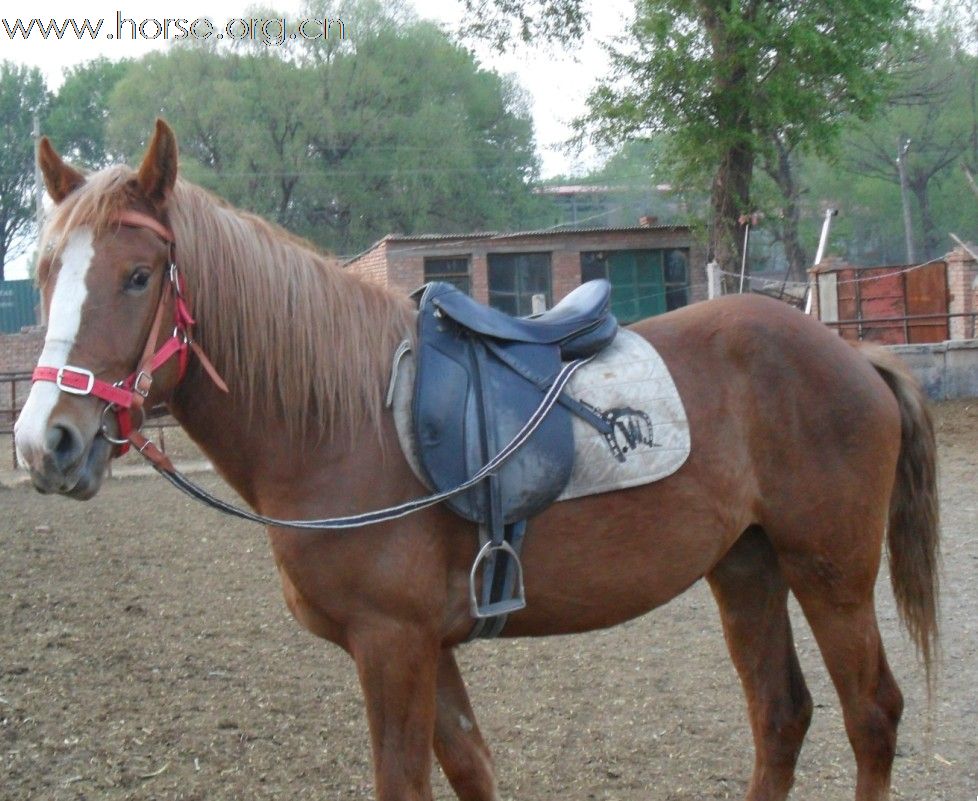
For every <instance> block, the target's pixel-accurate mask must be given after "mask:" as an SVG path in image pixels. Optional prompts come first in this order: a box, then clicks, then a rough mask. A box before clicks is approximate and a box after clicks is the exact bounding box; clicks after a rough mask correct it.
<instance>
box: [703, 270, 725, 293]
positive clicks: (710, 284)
mask: <svg viewBox="0 0 978 801" xmlns="http://www.w3.org/2000/svg"><path fill="white" fill-rule="evenodd" d="M722 294H723V293H722V292H721V291H720V265H719V264H717V263H716V262H715V261H711V262H710V263H709V264H707V265H706V296H707V297H708V298H709V299H710V300H713V298H718V297H720V295H722Z"/></svg>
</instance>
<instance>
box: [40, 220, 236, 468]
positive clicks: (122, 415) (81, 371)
mask: <svg viewBox="0 0 978 801" xmlns="http://www.w3.org/2000/svg"><path fill="white" fill-rule="evenodd" d="M114 221H115V222H118V223H119V224H120V225H128V226H131V227H133V228H145V229H147V230H149V231H152V232H153V233H154V234H156V235H157V236H159V237H160V238H161V239H162V240H163V241H164V242H167V243H169V246H170V260H169V261H170V263H169V271H168V274H167V280H168V281H169V287H170V293H169V294H170V296H171V297H172V299H173V334H172V335H171V336H170V338H169V339H167V340H166V342H164V343H163V345H161V346H160V348H159V349H158V350H157V351H156V352H155V353H154V352H153V346H154V345H155V344H156V340H157V339H158V338H159V333H160V328H161V326H162V324H163V311H164V309H165V308H166V300H167V291H166V287H164V288H163V290H162V291H161V292H160V302H159V304H158V305H157V307H156V315H155V316H154V317H153V326H152V328H151V329H150V332H149V337H148V338H147V340H146V345H145V346H144V348H143V353H142V356H141V357H140V359H139V362H138V363H137V366H136V370H135V371H134V372H133V373H131V374H130V375H129V376H128V377H126V378H124V379H123V380H122V381H118V382H116V383H115V384H110V383H108V382H106V381H102V380H101V379H99V378H96V377H95V375H94V373H92V371H91V370H87V369H85V368H84V367H72V366H69V365H65V366H64V367H46V366H43V365H38V366H37V367H36V368H34V373H33V376H32V378H33V380H34V381H51V382H53V383H54V384H56V385H57V387H58V389H60V390H61V391H62V392H67V393H69V394H71V395H93V396H94V397H96V398H100V399H102V400H104V401H106V403H107V404H108V405H107V406H106V407H105V409H104V410H103V412H102V414H103V416H104V415H105V412H107V411H109V410H110V409H111V410H113V411H114V412H115V416H116V425H117V428H118V438H115V437H112V436H111V435H109V434H108V432H106V430H105V425H104V424H103V425H102V435H103V436H104V437H105V438H106V439H108V440H109V441H110V442H112V443H113V444H115V445H116V449H115V454H114V455H115V456H122V455H123V454H124V453H126V452H127V451H128V450H129V445H130V442H132V441H133V437H135V436H136V435H137V433H138V432H137V430H136V427H134V426H133V423H132V412H133V411H134V410H138V411H142V408H143V404H144V403H145V401H146V398H147V397H148V395H149V391H150V389H151V388H152V386H153V373H154V372H155V371H156V370H158V369H159V368H160V367H162V366H163V365H164V364H165V363H166V362H168V361H169V360H170V359H171V358H172V357H173V356H177V358H178V360H179V363H178V364H179V372H178V378H177V380H178V381H181V380H183V377H184V374H185V373H186V372H187V362H188V360H189V356H190V354H189V351H190V350H193V351H194V353H196V354H197V357H198V359H199V360H200V363H201V365H202V366H203V367H204V369H205V370H206V371H207V374H208V375H209V376H210V377H211V379H212V380H213V381H214V383H215V384H216V385H217V386H218V387H219V388H220V389H221V390H222V391H224V392H227V391H228V388H227V385H226V384H225V383H224V381H223V380H222V379H221V377H220V375H218V373H217V370H215V369H214V365H213V364H211V362H210V359H208V358H207V356H205V355H204V352H203V351H202V350H201V348H200V346H199V345H198V344H197V343H196V342H194V340H193V337H192V336H191V334H192V331H193V325H194V318H193V317H192V316H191V314H190V309H189V307H188V306H187V302H186V294H185V292H184V286H183V279H182V277H181V276H180V273H179V271H178V270H177V265H176V262H175V261H174V259H173V246H174V238H173V233H172V232H171V231H170V229H169V228H167V227H166V226H164V225H163V224H162V223H160V222H158V221H157V220H155V219H153V218H152V217H150V216H149V215H148V214H143V213H141V212H138V211H132V210H124V211H120V212H119V213H118V214H116V215H115V218H114ZM140 425H142V420H140ZM144 441H145V440H143V439H142V438H140V442H144Z"/></svg>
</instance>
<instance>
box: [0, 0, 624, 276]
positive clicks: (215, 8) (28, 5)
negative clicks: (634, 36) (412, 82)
mask: <svg viewBox="0 0 978 801" xmlns="http://www.w3.org/2000/svg"><path fill="white" fill-rule="evenodd" d="M585 2H586V3H588V4H589V5H590V6H591V13H590V15H589V16H590V20H591V32H590V35H589V36H587V37H585V38H584V39H583V40H581V41H578V42H574V43H573V47H572V48H571V49H569V50H568V51H566V52H565V51H561V50H558V49H555V48H552V47H551V48H537V49H531V48H528V47H521V48H519V49H518V50H516V51H515V52H512V53H507V54H505V55H500V54H498V53H495V52H493V51H492V50H491V49H490V48H488V47H486V46H485V45H482V44H481V43H474V42H467V43H466V44H467V45H468V46H470V47H472V49H473V50H474V51H475V53H476V55H477V57H478V58H479V60H480V61H481V62H482V64H483V65H484V66H485V67H487V68H490V69H493V70H495V71H497V72H500V73H502V74H513V75H515V76H516V77H517V79H518V81H519V83H520V84H521V85H522V86H523V88H524V89H526V90H527V91H528V92H529V94H530V97H531V110H532V113H533V121H534V127H535V131H536V141H537V151H538V154H539V156H540V159H541V165H542V173H543V176H544V177H550V176H553V175H558V174H574V173H581V172H585V171H586V170H587V169H588V168H589V167H593V166H596V165H597V164H598V163H599V162H600V156H599V154H597V153H596V152H594V151H585V152H584V153H582V154H576V155H575V154H568V153H567V152H566V150H565V149H564V148H562V147H561V145H562V143H564V142H565V141H566V140H567V139H568V138H569V137H570V136H571V128H570V124H571V122H572V121H573V119H574V118H575V117H576V116H578V115H579V114H581V113H582V111H583V110H584V99H585V98H586V97H587V95H588V93H589V91H590V89H591V88H592V87H593V86H594V85H595V83H596V81H597V80H598V79H599V78H601V77H602V76H604V75H606V74H607V72H608V61H607V57H606V55H605V51H604V49H603V47H602V43H606V42H609V41H610V40H612V39H613V38H614V37H615V36H618V35H621V34H623V33H624V31H625V26H626V24H627V15H628V14H629V12H630V9H631V2H630V0H585ZM294 3H295V6H296V7H300V6H301V5H302V3H301V0H294ZM261 4H262V5H265V6H271V7H275V8H281V10H282V12H283V13H286V14H290V13H291V14H292V15H293V16H296V10H295V9H292V8H290V7H289V5H290V4H289V2H288V0H284V2H277V1H276V0H265V2H264V3H261ZM408 4H410V5H413V6H414V8H415V10H416V12H417V15H418V16H419V17H422V18H426V19H432V20H434V21H436V22H438V23H440V24H442V26H443V27H444V28H445V29H446V30H447V31H452V30H454V29H455V28H456V27H457V26H458V23H459V21H460V19H461V17H462V0H413V2H412V0H408ZM255 5H258V3H256V2H255V0H194V1H193V2H188V0H166V2H165V3H160V4H159V5H157V6H150V5H147V4H145V3H140V4H139V5H138V7H137V6H136V4H135V3H132V2H131V0H130V1H129V2H126V0H109V1H108V2H106V1H105V0H81V1H80V2H79V0H75V2H66V0H30V2H28V0H5V2H4V8H3V11H2V12H0V18H2V20H3V22H0V59H5V60H10V61H14V62H18V63H23V64H29V65H32V66H36V67H39V68H40V69H41V70H42V71H43V72H44V74H45V76H46V78H47V81H48V86H49V87H50V88H52V89H56V88H57V87H58V86H59V85H60V84H61V81H62V76H63V73H64V69H65V68H66V67H70V66H73V65H75V64H80V63H83V62H85V61H89V60H91V59H93V58H96V57H99V56H105V57H107V58H110V59H117V58H126V57H129V58H132V57H139V56H141V55H143V54H145V53H147V52H150V51H151V50H153V49H156V48H160V47H163V46H165V44H164V39H163V38H162V37H160V38H158V39H156V40H150V39H142V38H139V39H138V40H137V41H133V40H132V39H131V37H132V33H131V30H132V28H133V24H132V23H126V25H125V26H124V29H125V31H126V35H124V36H123V37H122V38H117V36H116V31H117V27H118V26H117V19H118V18H119V17H121V18H123V19H127V20H134V23H135V25H141V24H142V23H143V21H144V20H148V22H147V24H146V25H145V26H144V27H143V31H144V33H145V34H146V35H147V36H152V35H153V34H155V33H156V32H157V30H158V25H157V22H156V21H160V22H162V20H164V19H166V18H170V19H180V18H183V19H186V20H195V19H198V18H207V19H209V20H210V21H211V22H212V23H213V24H214V28H215V29H216V30H220V29H221V28H223V27H224V26H225V25H226V24H227V23H228V22H230V21H232V20H235V19H239V18H241V17H243V16H249V17H250V14H248V10H249V9H250V8H251V7H253V6H255ZM331 5H332V4H331ZM35 18H37V19H39V20H41V21H42V22H43V23H45V24H47V23H48V22H49V20H52V19H53V20H55V21H56V22H58V23H63V22H64V21H66V20H73V21H74V22H75V23H76V24H78V25H83V24H84V21H85V20H86V19H87V20H89V21H90V23H91V25H92V26H93V27H96V26H97V24H98V21H99V20H104V22H103V25H102V27H101V28H100V29H99V34H98V38H97V39H96V40H94V41H93V40H92V39H91V38H85V39H83V40H81V41H79V40H78V39H77V38H76V37H75V35H74V33H73V32H72V29H69V30H68V32H67V34H66V35H65V36H64V37H63V38H62V39H60V40H58V39H56V38H54V37H53V36H50V37H49V38H48V39H43V38H42V37H40V36H39V35H38V34H37V31H36V30H35V31H34V33H33V34H32V35H31V37H30V38H28V39H27V40H24V39H23V38H21V37H14V38H13V39H11V37H10V36H8V34H7V30H6V28H5V27H4V24H5V25H6V26H7V27H12V26H14V25H16V23H17V21H18V20H20V21H21V23H22V24H23V25H25V26H26V25H29V24H30V21H31V20H32V19H35ZM205 30H206V29H205ZM235 30H237V29H235ZM348 35H350V36H351V37H355V36H356V31H355V30H348ZM285 46H286V47H287V46H288V44H286V45H285ZM7 277H8V279H14V278H22V277H26V263H25V261H24V259H20V260H17V261H16V262H14V263H12V264H8V265H7Z"/></svg>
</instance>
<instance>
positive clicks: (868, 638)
mask: <svg viewBox="0 0 978 801" xmlns="http://www.w3.org/2000/svg"><path fill="white" fill-rule="evenodd" d="M852 541H855V540H852ZM865 572H866V575H865V576H861V575H860V576H856V575H852V576H846V577H843V576H842V575H834V576H833V577H832V578H829V577H827V575H826V571H825V566H824V565H822V566H821V568H820V569H813V568H811V567H810V566H805V565H798V564H793V563H792V561H791V560H788V561H786V562H785V574H786V575H787V577H788V581H789V582H790V584H791V589H792V592H794V594H795V596H796V597H797V598H798V602H799V603H800V604H801V607H802V610H803V611H804V612H805V616H806V618H807V619H808V623H809V625H810V626H811V628H812V633H813V634H814V635H815V639H816V641H817V642H818V645H819V648H820V649H821V651H822V657H823V658H824V660H825V664H826V666H827V667H828V670H829V674H830V675H831V676H832V682H833V683H834V684H835V689H836V691H837V692H838V694H839V701H840V702H841V704H842V714H843V717H844V719H845V724H846V733H847V734H848V735H849V742H850V744H851V745H852V750H853V752H854V753H855V756H856V801H882V799H885V798H887V797H888V794H889V787H890V771H891V768H892V767H893V757H894V754H895V752H896V737H897V725H898V724H899V722H900V715H901V713H902V712H903V696H902V695H901V693H900V688H899V687H898V686H897V684H896V681H895V680H894V678H893V674H892V673H891V672H890V668H889V665H887V662H886V655H885V654H884V652H883V643H882V641H881V640H880V634H879V628H878V626H877V623H876V609H875V608H874V605H873V583H874V582H873V579H874V578H875V575H876V570H875V569H873V570H867V571H865Z"/></svg>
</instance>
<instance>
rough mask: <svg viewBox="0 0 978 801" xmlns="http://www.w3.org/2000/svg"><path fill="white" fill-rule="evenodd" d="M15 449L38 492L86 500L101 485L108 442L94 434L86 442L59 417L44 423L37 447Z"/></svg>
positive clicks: (109, 455)
mask: <svg viewBox="0 0 978 801" xmlns="http://www.w3.org/2000/svg"><path fill="white" fill-rule="evenodd" d="M18 452H19V454H20V457H21V461H22V462H24V463H25V465H26V466H27V467H28V469H29V470H30V476H31V483H32V484H33V485H34V488H35V489H36V490H37V491H38V492H41V493H45V494H48V493H57V494H60V495H66V496H68V497H70V498H76V499H78V500H87V499H89V498H91V497H93V496H94V495H95V494H96V493H97V492H98V490H99V488H100V487H101V486H102V479H103V477H104V476H105V471H106V466H107V465H108V462H109V458H110V457H111V454H112V444H111V443H110V442H108V441H107V440H106V439H104V438H103V437H100V436H97V435H96V436H94V437H92V438H91V439H89V440H88V441H87V442H86V438H85V437H84V436H83V434H82V433H81V432H80V431H79V430H78V428H77V427H76V426H74V425H73V424H72V423H70V422H68V421H65V420H62V421H58V422H56V423H52V424H50V425H49V426H48V428H47V430H46V431H45V433H44V437H43V442H42V443H40V447H37V446H35V447H34V448H29V447H25V448H20V447H18Z"/></svg>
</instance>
